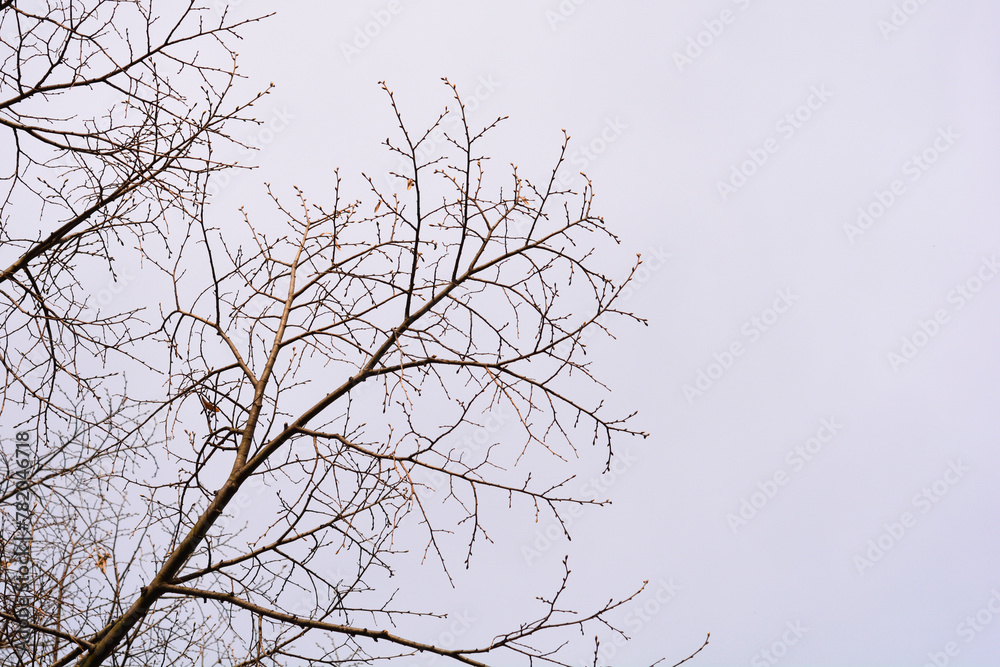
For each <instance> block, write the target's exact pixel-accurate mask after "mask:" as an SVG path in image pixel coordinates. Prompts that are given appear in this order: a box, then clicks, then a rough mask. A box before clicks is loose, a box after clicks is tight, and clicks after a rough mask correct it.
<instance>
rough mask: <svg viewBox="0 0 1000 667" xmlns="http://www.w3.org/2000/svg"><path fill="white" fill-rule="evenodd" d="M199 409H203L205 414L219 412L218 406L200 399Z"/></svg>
mask: <svg viewBox="0 0 1000 667" xmlns="http://www.w3.org/2000/svg"><path fill="white" fill-rule="evenodd" d="M201 407H203V408H205V412H212V413H215V412H218V411H219V406H217V405H216V404H215V403H212V402H211V401H209V400H208V399H205V398H202V399H201Z"/></svg>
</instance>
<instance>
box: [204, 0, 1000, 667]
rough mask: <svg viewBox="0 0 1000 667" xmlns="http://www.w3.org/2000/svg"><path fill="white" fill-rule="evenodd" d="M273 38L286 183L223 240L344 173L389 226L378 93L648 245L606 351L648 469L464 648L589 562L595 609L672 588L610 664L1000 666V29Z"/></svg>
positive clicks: (265, 69) (645, 599) (669, 29)
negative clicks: (477, 143) (644, 321)
mask: <svg viewBox="0 0 1000 667" xmlns="http://www.w3.org/2000/svg"><path fill="white" fill-rule="evenodd" d="M220 4H221V3H220ZM229 4H230V5H231V6H232V9H231V11H232V12H233V13H234V15H237V16H249V15H252V14H255V13H261V12H265V11H269V10H270V9H271V8H272V7H274V6H275V5H273V4H272V3H265V2H261V1H260V0H243V2H231V3H229ZM278 6H279V9H278V10H277V12H278V13H277V15H276V16H275V17H273V18H271V19H270V20H268V21H267V22H266V23H265V24H263V25H260V26H258V27H256V28H254V29H252V30H249V31H248V32H247V39H246V40H244V42H242V43H241V44H240V45H239V50H240V55H241V71H242V73H243V74H245V75H246V76H247V77H248V81H247V85H248V86H250V87H254V88H260V87H263V86H266V84H267V83H268V82H270V81H273V82H274V83H275V84H276V87H275V89H274V91H273V93H272V94H271V95H270V96H268V97H267V98H265V99H264V100H263V101H262V102H261V103H260V104H259V105H258V117H260V118H261V119H263V120H265V121H267V122H268V125H267V126H263V127H265V128H270V129H269V130H265V129H258V130H256V131H251V130H250V129H249V128H244V130H243V132H244V135H245V136H243V137H242V138H244V139H246V140H247V141H253V140H255V141H256V142H257V143H259V144H260V145H261V148H262V150H261V151H260V152H259V153H258V154H257V155H255V156H254V160H255V161H257V162H258V163H259V164H260V165H261V168H260V170H259V171H258V172H254V173H253V174H237V175H234V176H233V181H232V183H229V184H228V185H227V187H225V188H220V189H221V193H220V194H219V195H218V197H217V198H216V202H215V204H214V205H213V206H214V207H216V208H215V210H217V211H218V212H219V213H218V214H219V215H230V214H232V212H233V211H235V208H236V206H238V205H239V204H241V203H243V202H244V201H246V200H247V199H248V198H252V197H255V196H257V195H254V194H252V193H253V192H255V191H256V192H259V184H260V183H261V182H262V181H270V182H273V183H274V184H276V185H277V186H279V187H283V188H288V187H290V186H291V184H293V183H294V184H295V185H298V186H300V187H303V188H304V189H305V190H306V191H307V192H309V193H311V194H316V195H321V194H322V193H323V192H324V190H325V189H328V188H329V184H330V183H331V174H332V169H333V168H334V167H338V166H339V167H340V172H341V175H342V176H343V177H344V179H345V183H344V187H345V189H347V190H350V192H349V193H348V199H353V198H356V197H364V196H365V195H366V193H365V190H366V188H365V187H364V182H363V181H362V179H361V176H360V173H361V172H362V171H364V172H365V173H368V174H381V173H383V172H385V171H386V170H387V169H391V168H395V164H394V162H393V161H392V160H391V159H390V157H389V156H388V155H387V154H386V153H385V151H384V149H382V148H381V147H380V146H379V143H380V142H381V141H382V140H384V139H385V138H386V137H387V136H389V135H394V133H395V131H396V127H395V122H394V119H393V116H392V112H391V109H390V108H389V106H388V104H387V100H386V99H385V95H384V93H383V92H382V91H381V90H380V89H379V86H378V82H379V81H380V80H385V81H386V83H387V84H388V85H389V86H390V87H391V88H392V89H393V90H394V91H395V94H396V99H397V101H398V102H399V104H400V107H401V110H402V111H403V113H404V117H406V118H407V119H409V120H412V122H413V123H414V125H424V124H426V123H427V122H429V121H430V120H432V119H433V118H434V117H435V116H436V113H437V112H439V111H440V110H441V109H442V108H443V107H444V106H445V105H446V104H448V103H449V101H450V100H449V91H448V90H447V89H446V88H445V87H444V86H443V85H442V84H441V82H440V78H441V77H443V76H446V77H448V78H449V79H450V80H451V81H452V82H453V83H455V84H456V85H458V87H459V90H460V92H462V93H463V95H464V96H465V98H466V100H467V103H468V105H469V107H470V115H471V117H472V119H473V123H474V124H487V123H488V122H490V121H492V120H493V119H494V118H495V117H497V116H499V115H509V116H510V119H509V121H507V122H506V123H505V124H504V125H503V126H501V128H500V129H499V130H498V131H497V133H498V136H499V137H501V138H502V140H501V142H500V143H497V144H494V145H497V146H502V148H503V151H504V152H503V156H502V159H500V158H498V162H499V164H498V165H497V166H499V167H503V165H505V164H506V163H507V162H510V161H514V162H516V163H517V164H518V165H519V168H521V169H525V170H527V171H529V172H530V173H532V174H535V175H541V174H544V173H545V172H546V170H549V169H551V167H552V166H553V163H554V160H555V158H556V157H557V155H558V150H559V145H560V141H561V138H562V133H561V130H562V129H563V128H565V129H566V130H567V132H569V134H570V135H572V143H571V148H570V160H569V164H568V165H567V168H566V169H565V170H564V177H565V178H566V179H568V182H574V179H575V182H577V184H579V179H580V177H579V176H578V175H577V174H578V172H580V171H585V172H586V173H587V175H588V176H589V177H590V178H591V179H592V181H593V183H594V187H595V189H596V191H597V199H596V204H595V207H596V209H597V213H599V214H600V215H602V216H603V217H604V218H605V219H606V220H607V222H608V225H609V227H610V228H611V229H612V230H613V231H615V233H617V234H618V235H619V236H620V237H621V238H622V248H623V250H621V251H618V250H615V251H611V250H609V253H611V254H609V257H615V258H620V259H621V260H622V261H623V262H625V264H621V265H617V264H614V263H609V264H608V266H607V269H608V271H610V272H616V271H619V269H621V270H624V269H625V268H626V265H627V262H628V257H629V256H632V257H634V254H635V253H636V252H639V253H642V255H643V258H644V261H645V267H646V271H645V272H644V273H642V274H640V279H641V280H640V282H639V283H638V284H637V285H636V287H637V289H636V290H634V291H633V294H632V296H631V298H630V299H629V301H628V307H629V308H630V309H632V310H634V311H635V312H636V313H638V314H639V315H641V316H643V317H646V318H648V320H649V323H650V325H649V326H648V327H640V326H629V325H627V324H624V323H623V324H624V325H623V326H621V327H620V328H618V329H617V330H616V331H615V335H616V336H617V340H611V339H608V338H606V337H600V338H595V340H593V341H592V342H591V343H590V348H591V353H592V355H593V357H594V358H595V360H596V362H595V364H596V367H597V370H598V372H599V373H600V374H601V376H602V377H603V378H604V379H605V380H606V382H607V384H608V386H609V387H611V389H612V397H611V398H610V401H611V402H612V403H613V404H614V405H615V406H616V407H617V408H620V409H621V410H625V411H630V410H632V409H636V410H638V411H639V415H638V418H637V422H636V425H637V426H638V427H639V428H641V429H643V430H645V431H648V432H649V433H650V437H649V438H648V439H646V440H644V441H634V442H629V443H627V445H628V446H627V448H624V449H623V450H622V451H621V455H620V458H619V459H618V460H617V461H616V466H615V470H616V472H614V473H613V474H609V475H607V476H605V477H603V478H600V479H590V478H588V477H586V476H585V477H583V478H581V479H580V484H579V486H578V487H577V491H578V492H579V493H581V495H583V496H588V495H591V496H593V497H598V496H600V497H601V498H604V497H610V498H611V499H612V500H613V503H614V504H613V505H612V506H611V507H610V508H606V509H595V508H589V509H587V510H586V511H585V512H583V513H582V514H580V515H579V516H578V517H575V518H574V519H573V522H572V523H573V525H572V526H571V532H572V535H573V540H572V542H569V541H567V540H565V539H564V538H559V537H557V538H556V539H554V540H553V539H551V538H550V537H549V536H550V535H553V534H555V531H554V529H550V524H548V523H546V522H545V521H544V520H543V521H542V522H540V523H538V524H533V523H530V522H529V521H526V520H523V519H524V517H521V519H522V522H521V523H516V524H512V525H510V526H507V527H506V529H505V530H503V531H501V537H502V538H503V540H504V543H502V544H500V543H499V541H498V544H497V546H495V547H489V546H487V547H485V548H484V549H483V550H482V554H481V557H480V559H479V560H478V561H474V567H473V570H471V571H470V572H469V573H468V574H467V575H464V579H463V578H462V577H460V578H459V581H460V582H462V581H468V582H470V583H469V584H468V585H469V586H470V588H469V589H463V590H466V591H473V592H464V593H458V594H457V595H459V596H460V599H461V602H460V605H461V606H460V607H459V609H460V610H462V611H463V613H465V614H466V615H467V617H468V618H469V619H473V620H470V621H469V623H468V625H469V626H470V627H469V629H468V632H469V633H470V634H469V637H472V636H473V635H475V633H476V632H477V629H476V628H477V626H479V629H480V630H482V631H484V632H485V631H486V629H487V627H493V628H495V627H496V626H495V625H492V626H491V625H490V623H495V622H497V621H496V619H498V618H506V616H507V615H506V614H505V613H504V611H503V607H504V605H507V604H511V605H516V604H518V602H516V600H521V599H523V600H527V601H530V600H531V599H532V597H533V596H534V595H537V594H540V593H543V592H547V591H548V590H550V589H551V584H555V583H556V581H557V578H558V576H559V573H560V567H561V566H560V563H561V561H562V558H563V556H564V555H565V554H567V553H568V554H570V559H571V560H570V562H571V565H572V566H573V568H574V574H575V575H579V578H577V579H576V584H577V586H579V588H578V589H577V595H575V597H574V601H579V602H581V603H585V602H587V601H588V600H589V601H590V602H592V603H595V602H596V603H597V604H603V602H604V601H605V600H606V599H607V598H609V597H611V596H612V595H621V594H624V593H628V592H630V591H631V590H634V588H635V587H636V586H638V585H640V584H641V582H642V580H644V579H648V580H649V582H650V583H649V585H648V587H647V589H646V590H645V591H644V593H643V594H641V595H640V596H639V597H638V598H636V601H635V602H633V603H632V606H630V607H628V608H626V609H625V610H624V612H623V614H622V615H621V616H620V617H619V619H620V622H621V623H622V625H623V626H624V627H625V629H626V631H628V632H629V634H630V635H632V636H633V641H632V642H630V643H629V644H628V645H626V646H623V647H617V646H613V645H610V646H609V647H608V649H607V650H608V653H609V654H610V653H611V652H612V651H614V652H615V655H614V656H613V657H611V656H610V655H608V658H610V660H602V663H603V664H609V663H613V664H617V665H640V664H649V663H650V662H652V661H653V660H655V659H658V658H660V657H663V656H666V657H667V658H668V661H667V663H666V664H672V663H673V662H674V661H676V660H678V659H680V658H681V657H684V656H685V655H687V654H688V653H690V652H691V651H692V650H694V649H695V648H697V646H699V645H700V643H701V641H702V640H703V638H704V636H705V634H706V633H707V632H709V631H711V633H712V641H711V644H710V645H709V647H708V648H707V649H706V650H705V651H704V652H703V653H702V654H701V655H699V656H698V658H697V659H696V660H695V661H692V663H690V664H693V665H741V664H742V665H747V664H749V665H752V666H758V665H773V664H782V665H862V664H868V665H875V664H878V665H915V666H919V665H925V664H930V665H935V664H936V665H945V664H954V665H985V664H995V660H996V659H997V657H998V656H1000V555H998V553H1000V551H998V550H1000V537H998V526H1000V484H998V473H1000V453H998V447H997V445H998V439H1000V410H998V409H997V406H998V402H1000V383H998V381H997V378H998V374H1000V354H998V352H997V349H998V348H997V340H998V335H1000V226H998V224H997V222H998V220H997V206H996V201H997V192H998V191H1000V187H998V185H997V184H998V177H1000V169H998V155H1000V150H998V149H1000V132H998V130H1000V124H998V122H997V118H998V107H1000V104H998V102H1000V95H998V93H1000V85H998V84H1000V47H998V44H1000V5H997V4H996V3H994V2H989V1H988V0H968V1H964V2H961V1H955V0H952V1H951V2H947V1H945V0H938V1H936V2H928V1H925V0H922V1H919V2H918V1H917V0H905V1H896V2H894V1H892V0H876V1H872V0H841V1H838V2H777V1H774V0H714V1H712V2H685V3H676V2H671V3H640V2H607V1H601V0H589V1H581V0H575V1H574V0H563V1H562V2H561V3H560V2H558V1H557V0H550V1H541V0H540V1H537V2H536V1H530V2H529V1H528V0H508V1H506V2H494V3H486V2H444V1H435V0H389V1H386V0H378V1H370V0H365V1H359V2H351V3H345V2H336V3H326V2H319V1H318V0H311V1H301V0H300V1H296V2H284V3H280V5H278ZM227 211H228V213H227ZM619 275H620V273H619ZM502 421H503V416H502V415H500V416H499V417H498V423H497V427H496V429H495V430H496V431H497V432H498V433H500V434H501V435H502V432H503V424H502ZM596 472H598V469H597V468H592V469H591V477H594V476H595V475H596ZM519 516H520V515H519ZM547 533H548V535H547ZM400 575H401V579H400V580H399V584H398V585H400V586H402V587H404V588H405V587H406V585H407V583H406V582H407V579H406V577H407V576H408V575H409V576H412V573H406V572H402V573H400ZM421 576H422V577H423V578H424V579H425V581H424V582H423V583H424V584H425V585H428V586H431V585H432V584H433V585H434V586H437V585H441V586H444V585H445V584H443V583H442V582H443V579H442V581H434V582H431V583H428V582H427V581H426V579H427V578H428V577H429V576H430V575H421ZM434 576H436V575H434ZM545 582H548V583H547V584H546V583H545ZM543 585H548V588H545V589H542V588H541V587H542V586H543ZM451 595H452V596H454V595H456V594H451ZM463 595H464V597H461V596H463ZM588 596H589V597H588ZM442 599H443V598H442ZM450 599H451V598H449V600H450ZM462 627H463V628H464V627H465V626H462ZM462 631H463V632H464V631H465V630H464V629H463V630H462ZM487 641H488V639H487ZM583 657H584V656H583V655H582V654H581V659H582V658H583ZM671 659H672V660H671ZM644 661H645V662H644Z"/></svg>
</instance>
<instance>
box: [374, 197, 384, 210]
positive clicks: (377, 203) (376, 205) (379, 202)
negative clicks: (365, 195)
mask: <svg viewBox="0 0 1000 667" xmlns="http://www.w3.org/2000/svg"><path fill="white" fill-rule="evenodd" d="M381 205H382V200H381V199H379V200H378V201H377V202H375V213H378V207H379V206H381Z"/></svg>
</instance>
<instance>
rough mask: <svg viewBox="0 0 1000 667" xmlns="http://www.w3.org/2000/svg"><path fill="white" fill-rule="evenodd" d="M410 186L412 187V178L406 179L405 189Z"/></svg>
mask: <svg viewBox="0 0 1000 667" xmlns="http://www.w3.org/2000/svg"><path fill="white" fill-rule="evenodd" d="M412 187H413V179H412V178H408V179H406V189H407V190H409V189H410V188H412Z"/></svg>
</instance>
